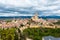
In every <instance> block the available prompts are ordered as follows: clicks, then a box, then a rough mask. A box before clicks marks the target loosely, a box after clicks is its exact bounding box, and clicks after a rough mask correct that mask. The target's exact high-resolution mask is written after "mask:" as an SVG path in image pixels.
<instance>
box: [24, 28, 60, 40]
mask: <svg viewBox="0 0 60 40" xmlns="http://www.w3.org/2000/svg"><path fill="white" fill-rule="evenodd" d="M23 34H24V35H26V36H27V37H29V38H32V39H33V40H42V37H44V36H54V37H60V29H59V28H58V29H49V28H28V29H25V30H24V31H23Z"/></svg>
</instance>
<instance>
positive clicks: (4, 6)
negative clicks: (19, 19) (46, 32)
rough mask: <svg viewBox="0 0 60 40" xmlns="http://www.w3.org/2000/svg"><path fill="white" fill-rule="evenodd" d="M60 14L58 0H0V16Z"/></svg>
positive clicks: (59, 1)
mask: <svg viewBox="0 0 60 40" xmlns="http://www.w3.org/2000/svg"><path fill="white" fill-rule="evenodd" d="M35 12H38V13H39V16H60V0H0V16H32V15H33V14H34V13H35Z"/></svg>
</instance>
